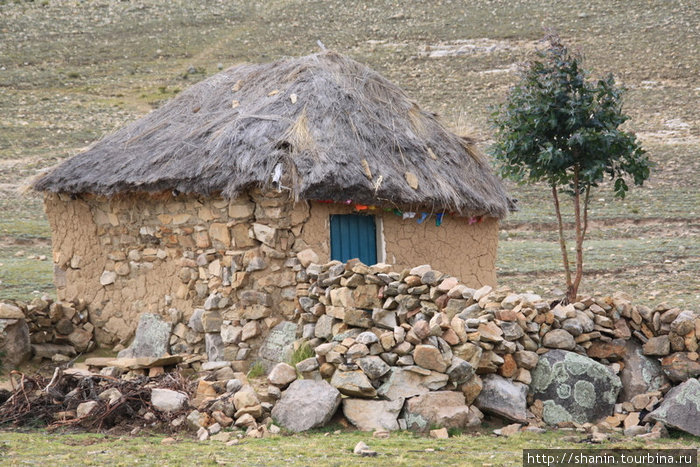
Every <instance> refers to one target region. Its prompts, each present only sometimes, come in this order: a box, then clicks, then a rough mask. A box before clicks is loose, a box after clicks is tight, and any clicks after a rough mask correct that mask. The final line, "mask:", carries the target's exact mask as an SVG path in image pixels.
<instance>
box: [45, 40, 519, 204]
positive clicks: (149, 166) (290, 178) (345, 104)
mask: <svg viewBox="0 0 700 467" xmlns="http://www.w3.org/2000/svg"><path fill="white" fill-rule="evenodd" d="M254 186H258V187H263V188H273V187H274V188H279V186H281V187H283V188H287V189H289V190H291V193H292V194H293V196H294V197H295V198H297V199H299V198H301V199H311V200H313V199H316V200H334V201H345V200H348V199H350V200H352V201H353V202H356V203H362V204H377V205H390V206H392V205H393V206H399V207H403V208H405V209H407V208H411V207H413V208H416V209H415V210H418V209H419V208H421V209H431V210H433V211H438V210H448V211H454V212H457V213H459V214H462V215H483V214H485V215H490V216H494V217H499V218H500V217H503V216H505V215H506V213H507V212H508V210H509V209H510V207H511V201H510V199H509V198H508V195H507V194H506V192H505V190H504V188H503V185H502V184H501V181H500V180H499V179H498V178H497V177H496V176H495V175H494V174H493V173H492V172H491V170H490V169H489V167H488V164H487V163H486V162H485V161H484V160H482V159H481V158H480V157H479V156H478V155H477V154H476V152H475V150H474V149H473V148H472V145H471V144H470V143H469V141H468V140H467V139H464V138H462V137H460V136H457V135H455V134H454V133H452V132H450V131H449V130H447V129H446V128H445V127H444V126H443V125H442V124H441V123H440V122H439V121H438V120H437V119H436V117H435V115H434V114H432V113H429V112H426V111H424V110H422V109H420V108H419V107H418V105H417V104H416V103H415V102H414V101H413V100H411V99H410V98H409V97H408V96H407V95H406V94H405V93H404V92H403V91H402V90H401V89H400V88H398V87H397V86H395V85H394V84H392V83H391V82H389V81H388V80H387V79H385V78H384V77H382V76H381V75H379V74H378V73H376V72H374V71H372V70H370V69H369V68H367V67H366V66H364V65H361V64H359V63H357V62H355V61H354V60H351V59H350V58H347V57H344V56H342V55H339V54H337V53H334V52H330V51H324V52H322V53H318V54H314V55H309V56H307V57H302V58H296V59H287V60H280V61H276V62H272V63H265V64H258V65H241V66H236V67H233V68H230V69H228V70H226V71H223V72H221V73H219V74H217V75H214V76H212V77H210V78H208V79H206V80H204V81H201V82H200V83H197V84H195V85H193V86H191V87H190V88H189V89H187V90H186V91H184V92H182V93H181V94H180V95H179V96H177V97H176V98H174V99H172V100H171V101H169V102H167V103H166V104H165V105H163V106H162V107H161V108H159V109H157V110H155V111H153V112H151V113H150V114H149V115H147V116H145V117H143V118H141V119H140V120H137V121H136V122H134V123H132V124H130V125H128V126H126V127H124V128H122V129H121V130H119V131H117V132H116V133H114V134H112V135H109V136H107V137H106V138H104V139H102V140H101V141H99V142H97V143H96V144H95V145H94V146H92V147H91V148H90V149H88V150H87V151H85V152H83V153H81V154H78V155H76V156H75V157H73V158H71V159H69V160H67V161H65V162H64V163H62V164H60V165H59V166H58V167H57V168H55V169H54V170H53V171H52V172H50V173H49V174H47V175H45V176H43V177H42V178H40V179H39V180H38V181H37V182H36V183H35V184H34V188H35V189H37V190H40V191H51V192H63V193H73V194H80V193H94V194H101V195H107V196H111V195H114V194H117V193H124V192H162V191H164V190H174V191H177V192H180V193H196V194H201V195H214V194H220V195H222V196H224V197H228V198H233V197H235V196H236V195H237V194H239V193H240V192H241V191H242V190H245V189H247V188H251V187H254Z"/></svg>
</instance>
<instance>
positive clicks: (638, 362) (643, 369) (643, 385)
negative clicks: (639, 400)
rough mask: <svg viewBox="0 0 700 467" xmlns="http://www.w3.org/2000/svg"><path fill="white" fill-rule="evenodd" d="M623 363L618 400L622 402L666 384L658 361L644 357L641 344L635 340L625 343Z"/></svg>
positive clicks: (656, 389)
mask: <svg viewBox="0 0 700 467" xmlns="http://www.w3.org/2000/svg"><path fill="white" fill-rule="evenodd" d="M623 363H624V368H623V369H622V372H621V373H620V380H621V381H622V391H621V392H620V400H621V401H623V402H624V401H629V400H632V398H633V397H634V396H636V395H639V394H645V393H647V392H652V391H658V390H659V389H661V387H662V386H664V385H665V384H666V383H667V380H666V376H664V373H663V371H662V369H661V365H660V364H659V362H658V360H656V359H654V358H649V357H647V356H646V355H644V353H643V351H642V346H641V344H639V343H638V342H637V341H636V340H633V339H630V340H629V341H627V344H626V346H625V358H624V359H623Z"/></svg>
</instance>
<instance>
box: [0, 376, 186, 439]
mask: <svg viewBox="0 0 700 467" xmlns="http://www.w3.org/2000/svg"><path fill="white" fill-rule="evenodd" d="M10 376H11V381H12V385H13V390H12V391H11V392H10V393H9V397H8V398H7V400H5V401H4V403H0V426H14V427H19V426H32V425H34V426H35V425H45V426H46V427H47V428H48V429H49V430H52V429H56V428H62V427H80V428H82V429H89V430H102V429H109V428H113V427H116V426H123V427H124V428H126V429H129V428H130V427H134V426H140V427H143V426H146V425H153V426H156V425H162V426H163V429H165V430H168V427H170V429H174V427H173V425H172V424H171V422H172V420H174V419H176V418H177V417H181V416H182V415H183V414H184V413H185V409H184V408H183V409H182V410H173V411H163V410H157V409H155V408H154V407H153V404H152V395H151V393H152V390H153V389H154V388H159V389H167V390H171V391H176V392H179V393H184V394H190V393H191V392H192V390H193V383H192V382H190V381H187V380H186V379H185V378H184V377H182V376H181V375H180V374H179V373H178V372H170V373H165V374H162V375H160V376H158V377H155V378H149V377H148V376H141V377H136V378H131V379H124V378H121V379H120V378H114V377H111V376H105V375H100V374H95V373H90V372H88V371H85V370H76V369H65V370H63V369H61V368H56V370H55V371H54V373H53V376H52V377H50V378H49V377H44V376H41V375H39V374H36V375H31V376H30V375H27V374H24V373H20V372H18V371H13V372H12V373H11V375H10ZM7 396H8V394H7V392H6V393H5V397H7Z"/></svg>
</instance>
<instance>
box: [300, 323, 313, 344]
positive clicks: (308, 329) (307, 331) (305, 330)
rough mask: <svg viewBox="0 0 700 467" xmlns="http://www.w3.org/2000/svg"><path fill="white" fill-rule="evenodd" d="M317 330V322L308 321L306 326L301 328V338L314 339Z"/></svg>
mask: <svg viewBox="0 0 700 467" xmlns="http://www.w3.org/2000/svg"><path fill="white" fill-rule="evenodd" d="M315 331H316V323H306V324H305V325H304V327H302V328H301V338H302V339H304V340H309V339H313V338H314V337H316V336H315Z"/></svg>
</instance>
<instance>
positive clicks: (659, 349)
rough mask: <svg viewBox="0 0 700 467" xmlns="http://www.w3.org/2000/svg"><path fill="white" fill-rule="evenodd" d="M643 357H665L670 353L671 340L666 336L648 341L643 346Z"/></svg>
mask: <svg viewBox="0 0 700 467" xmlns="http://www.w3.org/2000/svg"><path fill="white" fill-rule="evenodd" d="M642 349H643V350H642V352H643V353H644V355H655V356H661V357H663V356H665V355H668V354H669V353H670V352H671V340H670V339H669V337H668V336H656V337H652V338H651V339H649V340H648V341H647V342H646V343H645V344H644V346H643V348H642Z"/></svg>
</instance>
